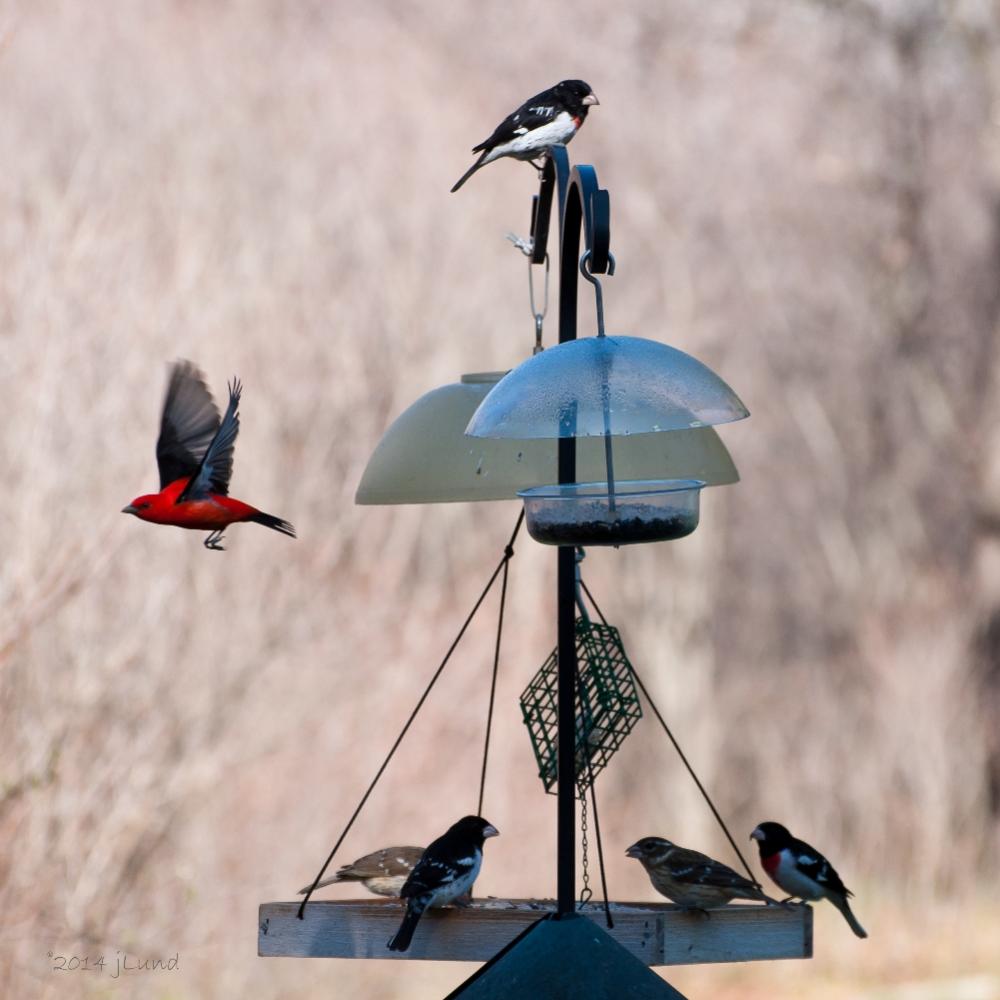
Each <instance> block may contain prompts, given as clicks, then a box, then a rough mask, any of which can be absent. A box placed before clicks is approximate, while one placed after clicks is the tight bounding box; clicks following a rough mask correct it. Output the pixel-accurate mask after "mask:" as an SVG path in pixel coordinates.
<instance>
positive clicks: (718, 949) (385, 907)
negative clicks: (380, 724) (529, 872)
mask: <svg viewBox="0 0 1000 1000" xmlns="http://www.w3.org/2000/svg"><path fill="white" fill-rule="evenodd" d="M298 908H299V904H298V903H261V905H260V919H259V926H258V937H257V942H258V943H257V954H258V955H261V956H263V957H265V958H267V957H271V958H277V957H294V958H381V959H400V958H402V959H429V960H431V961H436V962H447V961H454V962H485V961H487V960H488V959H490V958H492V957H493V956H494V955H495V954H496V953H497V952H498V951H499V950H500V949H501V948H503V947H504V946H505V945H506V944H508V943H509V942H510V941H511V940H512V939H513V938H514V937H515V936H516V935H518V934H519V933H521V931H523V930H524V929H525V928H526V927H528V926H529V925H530V924H531V923H533V922H534V921H536V920H537V919H538V918H539V917H541V916H543V915H544V914H545V913H547V912H552V911H554V910H555V903H554V902H553V901H552V900H526V899H482V900H477V901H476V902H474V903H473V904H472V905H471V906H469V907H466V908H465V909H455V908H452V907H448V908H445V909H441V910H429V911H428V912H427V913H425V914H424V916H423V917H422V918H421V920H420V925H419V926H418V927H417V932H416V934H415V935H414V938H413V944H412V945H411V946H410V949H409V951H406V952H394V951H389V950H388V949H387V948H386V946H385V945H386V942H387V941H388V940H389V938H391V937H392V935H393V934H394V933H395V932H396V929H397V928H398V927H399V922H400V920H401V919H402V914H403V908H402V906H401V905H400V903H399V902H398V901H396V900H388V899H350V900H318V901H315V902H310V903H309V905H308V906H307V907H306V912H305V919H304V920H299V919H298V917H297V913H298ZM582 912H583V913H584V914H585V915H586V916H588V917H590V918H591V919H592V920H594V921H596V922H597V923H598V924H599V925H600V926H601V927H606V924H605V922H604V911H603V909H602V908H601V907H599V906H594V905H592V904H591V905H590V906H588V907H587V908H586V909H585V910H583V911H582ZM611 913H612V916H613V918H614V922H615V926H614V929H613V930H611V931H609V932H608V933H609V934H610V935H611V936H612V937H613V938H614V939H615V940H616V941H618V942H619V944H622V945H624V946H625V947H626V948H627V949H628V950H629V951H630V952H632V954H633V955H635V956H636V957H637V958H639V959H641V960H642V961H643V962H645V963H646V964H647V965H692V964H701V963H705V962H749V961H761V960H771V959H776V958H811V957H812V933H813V920H812V916H813V915H812V910H811V909H810V908H809V907H808V906H789V907H784V906H759V905H756V904H747V905H741V904H734V905H731V906H726V907H722V908H720V909H716V910H710V911H709V916H708V917H704V916H699V915H697V914H688V913H682V912H681V911H680V910H679V909H678V908H677V907H676V906H671V905H669V904H666V903H662V904H660V903H612V904H611Z"/></svg>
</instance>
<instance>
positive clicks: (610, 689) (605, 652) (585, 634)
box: [521, 618, 642, 795]
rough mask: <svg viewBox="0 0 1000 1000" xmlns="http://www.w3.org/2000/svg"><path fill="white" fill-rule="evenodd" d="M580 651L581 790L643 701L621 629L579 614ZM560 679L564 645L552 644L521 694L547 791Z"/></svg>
mask: <svg viewBox="0 0 1000 1000" xmlns="http://www.w3.org/2000/svg"><path fill="white" fill-rule="evenodd" d="M576 655H577V676H578V681H577V694H576V754H575V759H576V788H577V793H578V794H580V795H582V794H583V792H585V791H586V790H587V789H588V788H589V787H590V786H591V785H592V784H593V783H594V779H595V778H596V777H597V775H598V774H599V773H600V772H601V771H603V770H604V768H605V767H606V766H607V764H608V761H609V760H610V759H611V756H612V754H614V752H615V751H616V750H617V749H618V748H619V747H620V746H621V745H622V742H623V741H624V739H625V737H626V736H628V734H629V733H630V732H632V730H633V729H634V728H635V724H636V723H637V722H638V721H639V719H641V718H642V706H641V705H640V704H639V692H638V691H637V690H636V687H635V681H634V680H633V679H632V665H631V664H630V663H629V661H628V657H627V656H626V655H625V647H624V646H623V645H622V641H621V636H619V634H618V629H616V628H614V626H612V625H601V624H598V623H597V622H591V621H588V620H587V619H586V618H578V619H577V620H576ZM558 681H559V651H558V650H553V651H552V655H551V656H549V658H548V659H547V660H546V661H545V663H543V664H542V666H541V669H540V670H539V671H538V673H537V674H535V676H534V677H533V678H532V679H531V683H530V684H528V686H527V687H526V688H525V689H524V692H523V693H522V694H521V716H522V718H523V719H524V724H525V726H527V728H528V736H529V737H530V738H531V748H532V750H533V751H534V753H535V760H536V762H537V763H538V776H539V778H541V779H542V784H543V785H544V786H545V791H547V792H551V791H552V789H553V788H554V787H555V785H556V783H557V781H558V766H557V760H556V757H557V752H556V746H557V738H558V729H559V712H558V699H557V693H558Z"/></svg>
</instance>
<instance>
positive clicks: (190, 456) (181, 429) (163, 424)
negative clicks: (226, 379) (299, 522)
mask: <svg viewBox="0 0 1000 1000" xmlns="http://www.w3.org/2000/svg"><path fill="white" fill-rule="evenodd" d="M241 392H242V386H241V385H240V383H239V380H237V379H234V380H233V382H232V384H231V385H230V386H229V405H228V406H227V407H226V414H225V416H224V417H223V418H222V420H221V421H220V420H219V411H218V409H217V408H216V406H215V403H214V401H213V400H212V394H211V393H210V392H209V391H208V389H207V387H206V386H205V380H204V378H203V376H202V374H201V372H200V371H199V370H198V369H197V368H196V367H195V366H194V365H193V364H191V362H190V361H178V362H177V363H176V364H174V365H173V366H172V368H171V370H170V380H169V382H168V383H167V395H166V398H165V399H164V401H163V415H162V417H161V419H160V436H159V438H158V439H157V442H156V464H157V465H158V466H159V470H160V492H159V493H148V494H146V495H144V496H141V497H136V498H135V499H134V500H133V501H132V502H131V503H130V504H129V505H128V506H127V507H123V508H122V513H123V514H134V515H135V516H136V517H138V518H139V519H140V520H143V521H152V522H153V523H154V524H172V525H175V526H176V527H178V528H192V529H194V530H196V531H208V532H210V534H209V536H208V537H207V538H206V539H205V542H204V544H205V548H208V549H215V550H216V551H219V552H221V551H222V546H221V545H220V544H219V542H220V541H221V540H222V532H223V531H224V530H225V529H226V528H227V527H228V526H229V525H230V524H235V523H236V522H238V521H253V522H255V523H256V524H263V525H264V526H265V527H267V528H273V529H274V530H275V531H280V532H282V534H285V535H290V536H291V537H292V538H294V537H295V529H294V528H293V527H292V526H291V525H290V524H289V523H288V522H287V521H283V520H282V519H281V518H280V517H275V516H274V515H273V514H265V513H264V512H263V511H260V510H257V508H256V507H251V506H250V505H249V504H245V503H243V502H242V501H241V500H236V499H234V498H233V497H231V496H229V478H230V476H231V475H232V473H233V450H234V447H235V444H236V435H237V433H238V432H239V429H240V418H239V415H238V414H237V412H236V410H237V407H238V406H239V403H240V393H241Z"/></svg>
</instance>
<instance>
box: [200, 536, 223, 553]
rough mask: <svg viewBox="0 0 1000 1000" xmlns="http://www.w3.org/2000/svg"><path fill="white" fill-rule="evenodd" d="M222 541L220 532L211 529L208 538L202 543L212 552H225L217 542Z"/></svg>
mask: <svg viewBox="0 0 1000 1000" xmlns="http://www.w3.org/2000/svg"><path fill="white" fill-rule="evenodd" d="M221 541H222V532H221V531H213V532H211V534H209V536H208V538H206V539H205V541H204V542H203V543H202V544H203V545H204V546H205V548H206V549H211V550H212V551H213V552H225V551H226V550H225V549H224V548H223V547H222V546H221V545H220V544H219V542H221Z"/></svg>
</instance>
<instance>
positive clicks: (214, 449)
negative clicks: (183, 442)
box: [176, 379, 243, 503]
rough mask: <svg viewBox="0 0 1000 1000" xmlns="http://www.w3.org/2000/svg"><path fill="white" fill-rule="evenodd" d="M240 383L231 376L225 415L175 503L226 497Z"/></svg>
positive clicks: (230, 470) (236, 426)
mask: <svg viewBox="0 0 1000 1000" xmlns="http://www.w3.org/2000/svg"><path fill="white" fill-rule="evenodd" d="M242 392H243V386H242V385H241V384H240V381H239V379H233V381H232V383H231V384H230V386H229V405H228V406H227V407H226V415H225V416H224V417H223V418H222V423H221V424H219V429H218V430H217V431H216V432H215V437H214V438H212V442H211V444H209V446H208V450H207V451H206V452H205V454H204V455H203V456H202V459H201V463H200V464H199V465H198V467H197V468H196V469H195V471H194V473H193V474H192V476H191V479H190V481H189V482H188V484H187V486H185V487H184V489H183V491H182V492H181V495H180V496H179V497H178V498H177V500H176V502H177V503H181V502H182V501H184V500H197V499H201V498H202V497H206V496H208V494H209V493H218V494H221V495H222V496H226V495H227V494H228V493H229V479H230V477H231V476H232V474H233V449H234V448H235V445H236V435H237V434H238V433H239V431H240V418H239V414H238V413H237V412H236V410H237V408H238V407H239V405H240V394H241V393H242Z"/></svg>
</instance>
